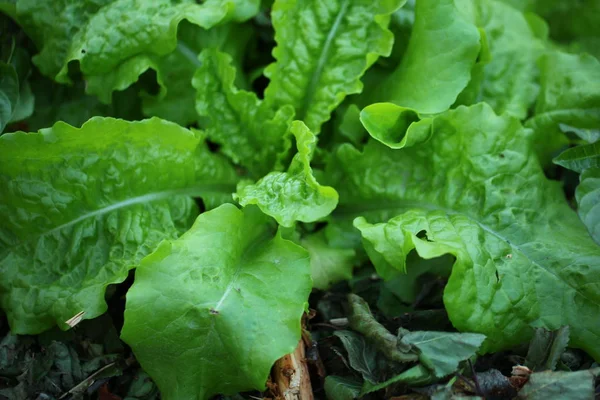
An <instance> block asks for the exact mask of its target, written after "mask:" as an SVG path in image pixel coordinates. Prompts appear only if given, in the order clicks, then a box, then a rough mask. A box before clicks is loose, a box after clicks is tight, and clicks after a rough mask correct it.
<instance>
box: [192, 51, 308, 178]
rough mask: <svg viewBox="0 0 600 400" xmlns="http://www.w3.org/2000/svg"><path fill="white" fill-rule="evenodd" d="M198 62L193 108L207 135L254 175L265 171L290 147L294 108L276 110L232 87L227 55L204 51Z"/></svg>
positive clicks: (252, 94)
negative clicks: (290, 129)
mask: <svg viewBox="0 0 600 400" xmlns="http://www.w3.org/2000/svg"><path fill="white" fill-rule="evenodd" d="M200 63H201V65H202V66H201V67H200V68H199V69H198V71H197V72H196V75H195V76H194V80H193V85H194V87H195V88H196V89H197V91H198V92H197V97H196V110H197V111H198V114H200V116H201V117H203V121H202V122H203V125H204V126H205V127H206V132H207V135H208V137H209V138H210V139H211V140H213V141H214V142H216V143H218V144H220V145H221V151H222V152H223V154H226V155H227V156H229V157H231V158H232V159H233V161H235V162H236V163H239V164H241V165H242V166H244V167H246V168H247V169H248V170H249V172H250V173H251V174H252V175H253V176H256V177H260V176H262V175H264V174H266V173H268V172H269V171H270V170H271V169H272V168H274V167H275V166H276V164H277V159H278V155H279V154H280V153H282V152H285V150H286V149H287V147H289V141H287V143H286V140H285V138H284V137H285V136H286V133H287V131H288V127H289V125H290V124H291V121H292V118H293V115H294V110H293V109H292V108H291V107H290V106H283V107H281V108H280V109H279V110H277V111H276V112H275V111H273V110H272V109H271V108H269V107H268V106H267V104H266V103H265V102H262V101H260V100H258V98H257V96H256V94H254V93H252V92H247V91H244V90H238V89H237V88H235V87H234V80H235V69H234V68H233V67H232V66H231V57H229V56H228V55H227V54H223V53H220V52H218V51H216V50H210V49H209V50H204V51H203V52H202V54H200ZM297 129H300V128H297Z"/></svg>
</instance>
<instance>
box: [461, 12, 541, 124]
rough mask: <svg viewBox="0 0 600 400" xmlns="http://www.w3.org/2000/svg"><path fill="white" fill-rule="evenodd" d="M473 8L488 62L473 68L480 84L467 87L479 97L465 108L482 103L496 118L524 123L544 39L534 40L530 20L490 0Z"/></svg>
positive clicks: (530, 102)
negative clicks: (505, 116) (508, 117)
mask: <svg viewBox="0 0 600 400" xmlns="http://www.w3.org/2000/svg"><path fill="white" fill-rule="evenodd" d="M473 4H474V7H475V10H476V16H477V17H476V21H477V26H478V27H479V29H481V30H482V31H483V32H484V33H485V41H486V44H487V45H488V46H489V50H488V51H489V60H486V62H483V63H478V66H477V67H476V68H478V67H479V66H480V68H482V71H481V74H480V76H479V80H480V82H477V83H476V82H471V83H470V84H469V86H475V87H477V91H478V92H479V93H477V94H476V95H475V97H474V99H472V101H471V102H470V103H468V104H473V103H476V102H480V101H484V102H486V103H488V104H489V105H490V106H492V108H493V109H494V111H495V112H496V113H497V114H504V113H508V114H510V115H513V116H515V117H517V118H519V119H524V118H525V117H526V116H527V113H528V110H529V108H530V107H531V105H532V104H533V103H534V101H535V97H536V94H537V91H538V87H537V84H536V80H537V75H538V67H537V64H536V62H537V59H538V57H539V56H540V55H541V54H542V52H543V51H544V49H545V37H538V34H539V32H537V31H536V30H535V27H532V26H531V23H530V19H528V17H527V16H526V15H525V14H523V13H522V12H520V11H518V10H516V9H514V8H513V7H511V6H509V5H506V4H504V3H502V2H499V1H493V0H490V1H477V0H474V1H473ZM539 22H540V23H541V24H543V21H539ZM480 57H481V56H480ZM473 79H474V80H477V79H478V77H477V76H473ZM472 89H473V88H471V90H472Z"/></svg>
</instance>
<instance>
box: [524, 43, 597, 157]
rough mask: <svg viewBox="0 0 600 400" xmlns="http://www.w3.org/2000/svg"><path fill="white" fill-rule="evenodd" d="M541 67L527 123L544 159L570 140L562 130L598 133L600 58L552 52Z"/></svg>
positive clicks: (543, 60) (542, 62) (543, 59)
mask: <svg viewBox="0 0 600 400" xmlns="http://www.w3.org/2000/svg"><path fill="white" fill-rule="evenodd" d="M540 69H541V76H540V79H541V91H540V94H539V96H538V99H537V105H536V109H535V116H534V117H533V118H532V119H530V120H529V121H527V126H528V127H531V128H532V129H534V131H535V132H536V136H535V141H536V149H537V150H538V154H539V155H540V158H541V159H542V161H544V162H546V161H549V159H550V158H551V157H552V156H554V155H556V154H555V152H556V151H557V150H560V149H561V148H562V147H564V146H566V145H567V144H568V143H569V141H568V139H567V137H566V136H565V135H564V134H563V130H567V131H568V130H591V131H594V132H596V135H597V134H599V133H600V128H599V126H600V61H598V59H596V58H594V57H592V56H590V55H588V54H582V55H572V54H567V53H561V52H558V51H555V52H552V53H549V54H547V55H545V56H544V57H542V58H541V59H540Z"/></svg>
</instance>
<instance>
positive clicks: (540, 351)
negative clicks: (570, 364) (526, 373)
mask: <svg viewBox="0 0 600 400" xmlns="http://www.w3.org/2000/svg"><path fill="white" fill-rule="evenodd" d="M569 333H570V330H569V327H568V326H563V327H561V328H560V329H558V330H556V331H548V330H546V329H536V330H535V335H534V336H533V339H532V340H531V343H529V351H528V352H527V364H526V365H527V367H529V368H530V369H531V370H534V371H543V370H551V371H552V370H554V369H555V368H556V364H557V363H558V361H559V360H560V356H561V355H562V353H564V351H565V349H566V348H567V346H568V345H569Z"/></svg>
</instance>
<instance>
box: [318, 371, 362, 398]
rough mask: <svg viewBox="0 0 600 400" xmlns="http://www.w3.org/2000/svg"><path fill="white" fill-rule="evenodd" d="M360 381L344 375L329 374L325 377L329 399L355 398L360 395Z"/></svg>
mask: <svg viewBox="0 0 600 400" xmlns="http://www.w3.org/2000/svg"><path fill="white" fill-rule="evenodd" d="M360 387H361V384H360V382H357V381H356V380H355V379H351V378H344V377H342V376H335V375H328V376H327V377H326V378H325V394H326V395H327V399H329V400H353V399H356V398H358V397H359V394H360Z"/></svg>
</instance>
